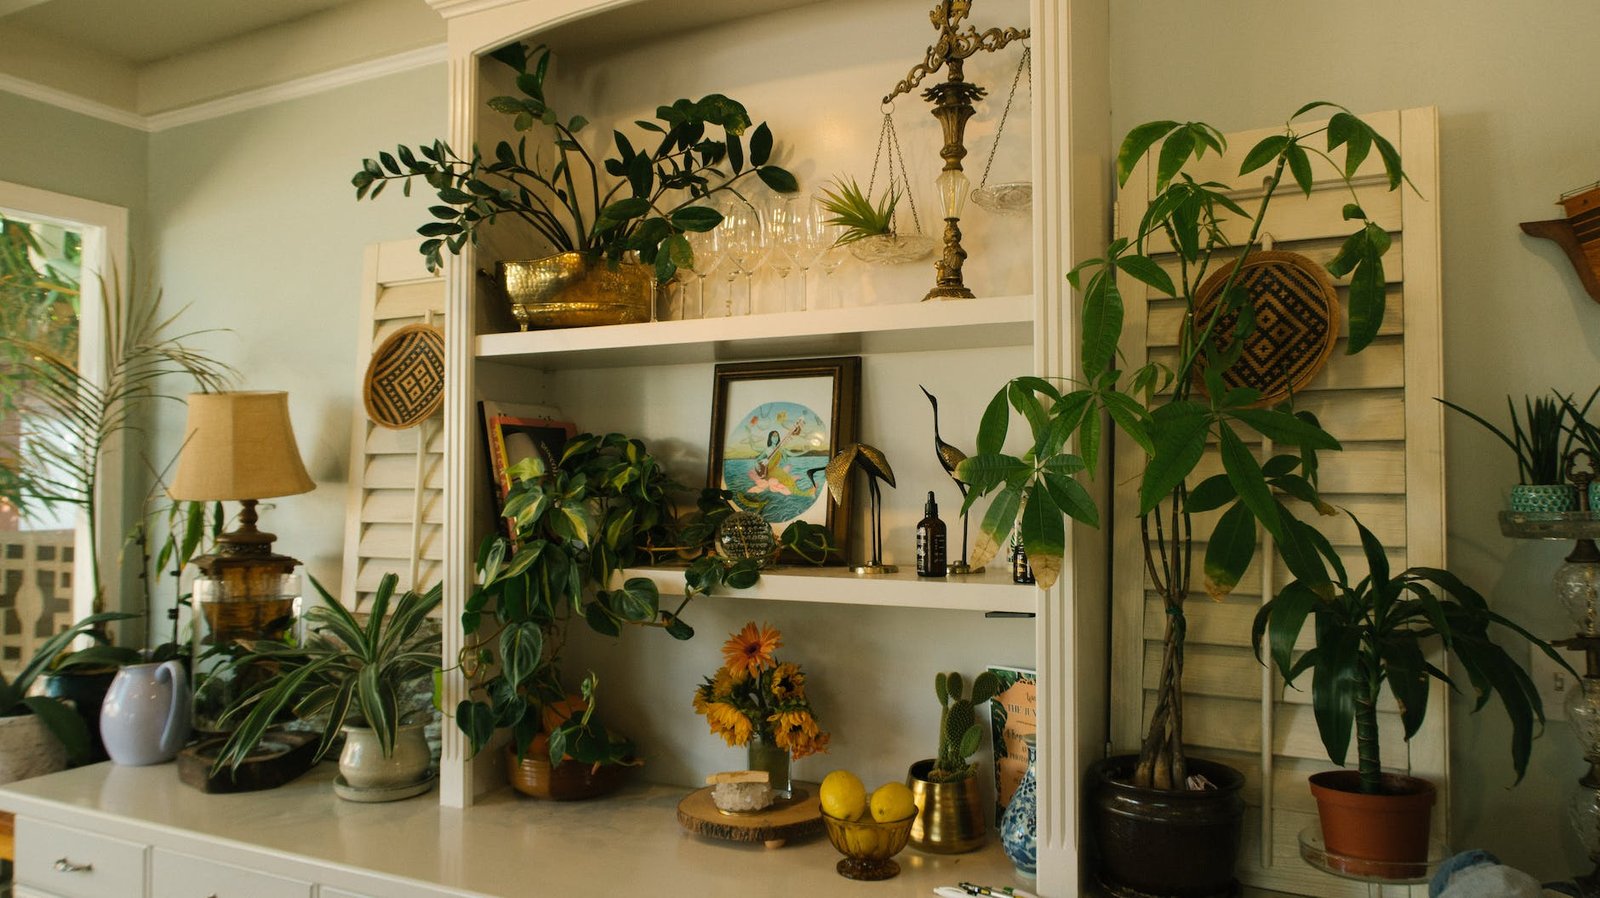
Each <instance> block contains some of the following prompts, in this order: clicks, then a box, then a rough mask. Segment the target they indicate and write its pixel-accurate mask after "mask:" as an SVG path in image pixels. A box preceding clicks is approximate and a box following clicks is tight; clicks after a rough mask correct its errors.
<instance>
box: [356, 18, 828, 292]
mask: <svg viewBox="0 0 1600 898" xmlns="http://www.w3.org/2000/svg"><path fill="white" fill-rule="evenodd" d="M491 55H492V57H493V58H494V59H496V60H498V61H499V62H502V63H504V64H505V65H507V66H510V67H511V68H512V69H513V70H514V71H515V72H516V73H517V90H518V91H519V92H520V93H521V96H497V97H494V98H493V99H491V100H489V108H490V109H493V110H494V111H496V112H499V113H502V114H504V115H507V116H509V117H510V118H511V123H512V127H514V128H515V129H516V130H517V131H521V132H531V131H534V129H535V128H538V129H540V130H539V131H538V133H537V134H536V135H535V139H536V143H535V146H534V147H533V150H532V155H531V156H530V155H529V147H528V138H527V137H523V138H522V139H521V140H519V141H518V142H517V143H516V144H515V145H513V144H512V143H511V142H510V141H504V140H502V141H500V142H499V143H497V144H495V147H494V151H493V153H492V155H491V156H490V157H488V158H486V157H485V156H484V155H483V154H482V153H481V152H480V151H479V150H478V148H477V147H476V146H475V147H473V149H472V152H471V154H470V155H469V156H463V155H461V154H459V153H457V152H456V151H455V150H453V149H451V147H450V146H449V145H448V144H446V143H445V142H444V141H434V142H433V143H432V144H431V145H430V144H424V145H422V146H418V147H417V148H416V149H415V150H414V151H413V150H412V149H411V148H410V147H407V146H403V145H402V146H400V147H398V148H396V150H395V152H394V153H393V154H390V153H387V152H385V153H379V154H378V158H377V159H365V160H362V163H361V170H360V171H358V172H356V174H355V176H354V177H353V178H352V179H351V183H352V184H354V185H355V188H356V198H357V199H362V198H365V197H374V198H375V197H377V196H378V194H380V193H382V192H383V188H384V187H385V186H386V185H387V184H388V183H389V182H390V181H396V180H398V181H401V182H403V184H404V189H405V191H406V193H407V195H410V189H411V179H412V178H415V177H421V178H422V179H423V180H424V181H426V182H427V184H428V186H429V187H431V188H432V189H433V190H434V191H435V192H436V193H437V194H438V197H439V202H440V203H441V204H442V205H438V206H433V207H432V208H431V209H430V210H429V211H430V212H431V213H432V214H433V217H434V219H435V220H434V221H431V222H429V223H427V224H424V225H423V226H421V227H420V228H418V229H417V233H419V234H421V235H422V236H423V237H424V238H425V239H424V240H423V242H422V245H421V251H422V254H423V255H424V256H426V257H427V260H428V268H429V269H430V270H433V269H437V268H438V267H439V266H440V265H441V264H442V255H443V253H445V252H447V251H448V252H450V253H452V254H455V253H460V252H461V250H462V249H463V248H464V247H465V246H466V245H467V244H468V243H469V242H470V243H472V244H474V245H476V244H477V242H478V238H479V231H480V229H481V228H482V227H483V226H484V225H485V224H491V223H493V222H494V221H495V220H496V219H498V218H500V217H501V216H506V217H510V218H515V219H517V220H520V221H521V222H523V223H524V224H526V225H527V226H529V227H531V228H532V229H533V230H534V232H535V233H537V234H538V235H539V236H540V237H542V238H543V239H544V240H545V241H546V242H548V243H549V244H550V246H551V247H552V248H553V249H554V250H555V251H556V252H579V253H584V254H586V255H589V256H591V257H594V258H599V257H602V256H603V257H604V258H606V259H607V260H608V261H610V262H612V263H616V262H619V261H621V260H622V259H623V257H624V256H625V255H626V254H628V253H637V254H638V256H639V259H640V260H641V261H643V262H645V263H647V264H652V265H654V266H655V269H656V277H657V278H658V279H659V280H660V281H662V282H665V281H667V280H669V279H671V277H672V275H673V273H674V272H675V271H677V270H678V269H679V268H693V267H694V252H693V250H692V249H690V247H689V241H688V239H687V238H686V237H685V236H684V233H685V232H688V231H709V230H711V229H712V228H714V227H716V226H717V225H718V224H719V223H721V221H722V214H721V213H720V212H718V211H717V210H716V209H714V208H712V207H711V206H710V205H709V204H707V203H706V200H707V199H709V198H710V197H712V196H714V195H715V194H717V193H719V192H722V191H729V192H732V193H734V194H735V195H740V194H739V191H738V189H737V187H736V185H737V184H739V182H741V181H743V180H745V179H747V178H748V177H749V176H750V175H755V176H756V178H758V179H759V180H760V181H761V182H762V183H763V184H765V185H767V187H769V188H770V189H772V190H773V191H776V192H778V193H794V192H795V191H796V190H797V189H799V186H798V184H797V182H796V181H795V178H794V175H792V174H790V173H789V172H788V171H787V170H786V169H783V168H780V167H779V166H776V165H773V164H772V161H771V160H772V150H773V138H772V131H771V130H770V129H769V128H768V127H767V125H766V123H765V122H763V123H761V124H759V125H755V126H754V127H753V128H752V124H753V123H752V122H751V120H750V114H749V113H748V112H747V111H746V110H745V107H744V106H743V105H742V104H740V103H739V102H737V101H735V100H732V99H729V98H728V97H725V96H723V95H721V94H710V95H708V96H705V97H702V98H701V99H699V100H697V101H690V100H687V99H680V100H677V101H675V102H673V103H672V104H671V105H666V106H660V107H657V109H656V118H655V121H644V120H640V121H636V122H634V125H635V126H637V127H638V128H639V129H640V130H641V131H644V132H645V134H644V135H643V136H642V137H640V138H639V139H640V140H641V141H644V143H643V144H641V145H642V146H643V147H644V148H643V149H636V148H635V147H634V142H633V140H632V139H630V138H629V137H628V136H627V135H626V134H624V133H623V132H621V131H613V132H612V135H611V137H612V143H613V144H614V145H615V147H616V153H615V154H613V155H608V156H605V157H604V158H602V159H601V160H600V161H598V162H597V161H596V159H595V155H597V154H596V153H592V152H591V148H590V147H585V146H584V143H583V141H582V140H581V139H580V138H579V134H580V133H582V132H583V130H584V129H585V128H586V127H587V126H588V124H589V120H588V119H586V118H584V117H583V116H581V115H574V116H570V117H569V116H566V115H562V114H559V113H557V112H556V110H555V109H554V108H553V107H552V106H551V104H550V102H549V101H548V100H547V99H546V97H545V76H546V74H547V73H548V72H549V69H550V59H551V53H550V50H549V48H547V47H545V46H543V45H539V46H536V47H533V48H531V49H530V48H529V47H527V46H526V45H524V44H521V43H515V44H510V45H508V46H506V47H503V48H501V49H499V50H497V51H495V52H494V53H493V54H491ZM713 129H715V130H713ZM747 131H748V132H749V137H748V144H747V143H746V138H745V137H744V135H745V133H746V132H747ZM649 142H654V143H655V146H654V148H653V149H652V148H650V147H649V146H648V143H649ZM547 153H548V155H546V154H547ZM602 168H603V169H604V170H605V173H606V174H607V175H608V176H610V177H611V178H613V179H615V180H614V182H613V183H611V184H610V185H602V184H601V182H600V171H601V169H602Z"/></svg>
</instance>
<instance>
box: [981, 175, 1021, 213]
mask: <svg viewBox="0 0 1600 898" xmlns="http://www.w3.org/2000/svg"><path fill="white" fill-rule="evenodd" d="M972 201H973V202H974V203H976V204H977V205H978V206H980V207H982V208H984V209H988V210H989V211H990V212H997V213H1000V214H1002V215H1022V214H1024V213H1026V212H1028V211H1029V210H1031V209H1032V208H1033V184H1032V182H1030V181H1007V182H1005V183H1004V184H993V185H990V186H988V187H979V188H978V189H977V190H974V191H972Z"/></svg>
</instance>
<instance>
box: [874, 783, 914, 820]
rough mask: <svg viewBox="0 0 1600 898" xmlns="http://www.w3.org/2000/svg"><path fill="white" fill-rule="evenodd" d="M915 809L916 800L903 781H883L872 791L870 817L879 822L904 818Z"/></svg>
mask: <svg viewBox="0 0 1600 898" xmlns="http://www.w3.org/2000/svg"><path fill="white" fill-rule="evenodd" d="M916 809H917V804H916V801H915V800H914V799H913V798H912V797H911V790H910V789H908V788H906V784H905V783H884V784H883V785H881V786H879V787H878V788H877V789H876V790H875V791H874V792H873V793H872V819H874V820H876V821H878V822H879V823H887V822H889V821H890V820H904V819H906V818H907V817H910V816H911V814H912V813H913V812H914V811H916Z"/></svg>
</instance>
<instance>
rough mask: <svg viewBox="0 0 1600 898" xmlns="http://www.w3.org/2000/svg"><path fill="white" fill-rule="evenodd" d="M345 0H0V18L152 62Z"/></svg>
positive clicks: (103, 52)
mask: <svg viewBox="0 0 1600 898" xmlns="http://www.w3.org/2000/svg"><path fill="white" fill-rule="evenodd" d="M351 2H353V0H0V24H3V25H8V26H14V27H16V28H20V29H23V30H26V31H29V32H33V33H35V34H39V35H43V36H45V37H49V38H51V39H53V40H55V41H58V42H60V43H62V44H65V45H68V46H75V47H81V48H83V49H84V50H87V51H90V52H93V53H95V54H98V55H100V56H104V57H109V58H112V59H115V60H118V61H121V62H126V63H131V64H134V65H143V64H146V63H151V62H157V61H160V60H163V59H167V58H170V57H173V56H178V55H181V54H184V53H188V52H191V51H194V50H197V49H201V48H203V47H206V46H209V45H213V44H216V43H219V42H222V41H227V40H230V39H233V38H237V37H242V36H244V35H247V34H250V33H252V32H255V31H259V30H261V29H263V28H267V27H270V26H273V25H281V24H284V23H286V22H292V21H294V20H296V19H301V18H304V17H306V16H310V15H314V14H316V13H320V12H324V11H326V10H329V9H332V8H334V7H338V6H344V5H347V4H349V3H351Z"/></svg>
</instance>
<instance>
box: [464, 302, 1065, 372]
mask: <svg viewBox="0 0 1600 898" xmlns="http://www.w3.org/2000/svg"><path fill="white" fill-rule="evenodd" d="M1032 342H1033V297H1031V296H1003V297H993V298H980V299H972V300H962V301H951V302H928V303H923V302H917V303H898V304H895V305H882V306H857V307H853V308H844V309H817V310H814V311H809V312H779V313H776V314H768V315H745V316H740V317H737V318H702V319H695V320H689V321H654V322H649V323H645V324H619V325H612V326H608V327H581V328H566V329H562V330H547V331H526V332H521V333H509V334H485V335H483V336H480V337H478V342H477V349H476V352H477V356H478V358H479V359H482V360H485V361H494V362H503V363H510V364H516V365H524V366H528V367H534V368H544V369H553V368H617V367H630V366H637V365H682V364H689V363H695V362H717V361H728V360H736V359H757V358H779V357H783V356H806V355H838V354H840V353H856V352H921V351H927V350H934V349H938V350H945V349H977V348H983V347H991V346H1029V345H1032Z"/></svg>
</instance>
